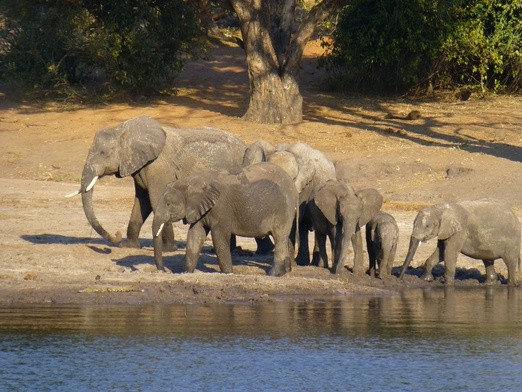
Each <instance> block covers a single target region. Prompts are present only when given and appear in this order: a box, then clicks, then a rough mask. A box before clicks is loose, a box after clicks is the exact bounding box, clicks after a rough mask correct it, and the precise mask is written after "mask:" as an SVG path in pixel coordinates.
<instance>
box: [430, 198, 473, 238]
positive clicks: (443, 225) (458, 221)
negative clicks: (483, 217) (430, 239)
mask: <svg viewBox="0 0 522 392" xmlns="http://www.w3.org/2000/svg"><path fill="white" fill-rule="evenodd" d="M466 222H467V217H466V214H465V213H464V212H463V211H459V209H458V207H457V206H451V205H448V206H447V207H446V208H444V210H443V211H442V214H441V218H440V223H439V232H438V234H437V238H438V239H439V240H445V239H448V238H449V237H451V236H452V235H454V234H456V233H458V232H459V231H462V230H464V228H465V225H466Z"/></svg>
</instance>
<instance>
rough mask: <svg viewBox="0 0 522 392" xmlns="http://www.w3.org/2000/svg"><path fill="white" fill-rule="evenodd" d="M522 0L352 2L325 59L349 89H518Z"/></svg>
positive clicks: (332, 74) (333, 75)
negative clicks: (461, 87) (521, 1)
mask: <svg viewBox="0 0 522 392" xmlns="http://www.w3.org/2000/svg"><path fill="white" fill-rule="evenodd" d="M521 29H522V22H521V7H520V3H519V0H504V1H493V0H460V1H458V0H457V1H443V0H438V1H437V0H436V1H427V0H398V1H386V0H358V1H356V2H354V3H353V4H352V5H350V6H347V7H346V8H345V9H344V10H343V11H342V12H341V15H340V17H339V21H338V24H337V26H336V29H335V31H334V33H333V35H332V41H331V43H330V44H328V45H327V46H328V52H327V55H325V56H324V57H323V59H322V61H321V64H322V65H323V66H324V67H325V68H326V69H327V70H328V72H329V74H330V77H331V79H333V80H335V85H337V86H341V88H343V89H345V90H366V91H368V90H372V91H380V92H404V91H407V90H408V89H411V88H412V87H415V86H420V85H425V86H427V85H428V83H431V84H432V85H434V86H436V87H437V86H440V87H448V86H449V87H455V86H457V85H468V86H480V88H482V90H485V89H492V90H495V91H498V90H500V89H502V88H505V87H509V88H511V89H513V90H517V89H520V80H521V71H522V69H521V68H522V66H521V64H522V63H521V58H522V57H521V56H522V54H521V47H522V31H521Z"/></svg>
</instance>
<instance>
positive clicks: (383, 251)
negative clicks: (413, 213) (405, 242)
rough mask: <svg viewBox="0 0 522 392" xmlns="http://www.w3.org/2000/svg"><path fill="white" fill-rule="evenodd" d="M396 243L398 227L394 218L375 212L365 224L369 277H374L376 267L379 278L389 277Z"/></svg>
mask: <svg viewBox="0 0 522 392" xmlns="http://www.w3.org/2000/svg"><path fill="white" fill-rule="evenodd" d="M398 241H399V227H398V226H397V222H396V221H395V218H394V217H393V216H391V215H390V214H388V213H386V212H382V211H379V212H377V213H376V214H375V215H374V217H373V218H372V219H371V220H370V221H369V222H368V223H367V224H366V246H367V249H368V256H369V258H370V276H373V277H374V276H375V275H376V267H378V268H379V278H381V279H385V278H387V277H389V276H391V271H392V267H393V260H394V259H395V252H396V250H397V242H398Z"/></svg>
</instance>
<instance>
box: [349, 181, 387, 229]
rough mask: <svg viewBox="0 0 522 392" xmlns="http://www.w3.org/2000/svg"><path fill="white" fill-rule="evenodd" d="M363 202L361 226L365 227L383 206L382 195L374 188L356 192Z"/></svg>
mask: <svg viewBox="0 0 522 392" xmlns="http://www.w3.org/2000/svg"><path fill="white" fill-rule="evenodd" d="M355 194H356V195H357V197H358V198H359V199H360V200H361V202H362V213H361V216H360V218H359V226H360V227H363V226H364V225H366V224H367V223H368V222H369V221H371V220H372V218H373V217H374V216H375V214H377V213H378V212H379V211H380V209H381V207H382V195H381V194H380V193H379V191H377V190H376V189H373V188H368V189H362V190H360V191H357V192H356V193H355Z"/></svg>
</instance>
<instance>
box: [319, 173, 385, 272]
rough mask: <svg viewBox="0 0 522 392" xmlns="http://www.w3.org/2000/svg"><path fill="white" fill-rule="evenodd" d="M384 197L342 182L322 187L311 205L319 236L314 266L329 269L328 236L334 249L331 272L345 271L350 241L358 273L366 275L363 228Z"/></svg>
mask: <svg viewBox="0 0 522 392" xmlns="http://www.w3.org/2000/svg"><path fill="white" fill-rule="evenodd" d="M381 206H382V196H381V194H380V193H379V192H378V191H377V190H375V189H372V188H369V189H363V190H360V191H358V192H355V191H354V189H353V188H352V187H351V186H350V185H348V184H346V183H345V182H343V181H340V180H328V181H326V182H325V183H324V184H322V185H321V186H319V187H318V188H317V189H316V190H315V192H314V197H313V198H312V200H311V201H310V203H309V207H310V215H311V218H312V223H313V227H314V230H315V235H316V247H315V249H314V253H313V257H312V264H313V265H316V266H318V265H319V264H320V262H321V261H322V262H323V264H324V267H325V268H327V267H328V258H327V254H326V237H328V238H329V240H330V244H331V246H332V254H333V263H332V271H333V272H334V273H336V274H338V273H340V272H341V271H343V270H344V265H345V261H346V258H347V256H348V248H349V243H350V241H351V242H352V245H353V247H354V258H355V260H354V267H353V272H354V273H355V274H361V273H364V272H365V269H364V266H363V262H362V261H363V257H362V253H363V247H362V234H361V227H363V226H364V225H366V224H367V223H368V222H369V221H370V220H371V219H372V218H373V216H374V215H375V214H376V213H377V212H378V211H379V210H380V209H381Z"/></svg>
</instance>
